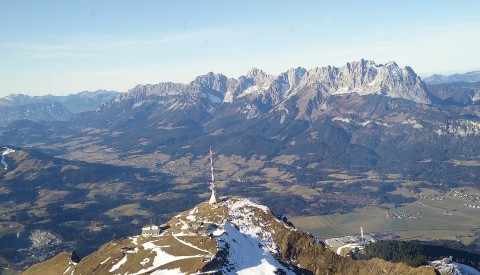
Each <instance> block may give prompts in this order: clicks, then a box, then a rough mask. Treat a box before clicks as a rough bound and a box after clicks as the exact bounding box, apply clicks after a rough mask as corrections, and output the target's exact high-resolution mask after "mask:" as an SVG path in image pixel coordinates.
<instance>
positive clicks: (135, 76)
mask: <svg viewBox="0 0 480 275" xmlns="http://www.w3.org/2000/svg"><path fill="white" fill-rule="evenodd" d="M45 3H47V4H45ZM141 4H142V5H139V3H138V2H133V1H102V2H97V1H82V2H65V1H53V0H51V1H42V2H38V1H33V0H30V1H22V2H18V1H2V2H1V3H0V13H1V16H0V30H1V32H2V37H1V38H0V50H1V51H0V59H1V60H2V65H3V66H1V69H0V75H1V81H2V85H1V86H0V97H4V96H7V95H9V94H12V93H22V94H28V95H45V94H54V95H66V94H70V93H77V92H80V91H94V90H99V89H104V90H115V91H119V92H125V91H127V90H129V89H131V88H133V87H134V86H135V85H137V84H154V83H159V82H165V81H171V82H180V83H188V82H190V81H192V80H193V79H194V78H195V76H198V75H202V74H206V73H208V72H211V71H213V72H215V73H222V74H225V75H226V76H228V77H235V78H236V77H238V76H240V75H243V74H245V73H246V72H247V71H248V70H249V69H251V68H252V67H257V68H260V69H262V70H264V71H265V72H267V73H270V74H278V73H280V72H284V71H286V70H288V69H290V68H295V67H299V66H300V67H304V68H306V69H311V68H314V67H322V66H327V65H333V66H343V65H345V64H346V63H347V62H351V61H356V60H360V59H361V58H364V59H368V60H373V61H375V62H376V63H386V62H389V61H395V62H397V64H398V65H399V66H401V67H404V66H411V67H412V68H413V69H414V70H415V72H416V73H417V74H419V75H420V76H421V77H422V78H425V77H426V76H430V75H432V74H435V73H439V74H444V75H446V74H453V73H464V72H468V71H474V70H479V69H480V67H479V65H478V64H479V62H480V53H478V50H477V49H476V45H478V44H479V42H480V38H479V36H478V30H479V29H480V19H478V15H477V12H476V11H478V10H479V8H480V2H478V1H462V2H461V3H457V2H453V1H435V2H421V3H419V2H416V1H388V2H387V1H369V2H356V1H345V2H341V3H330V2H326V1H302V2H295V3H293V2H290V1H261V2H255V1H242V2H241V3H238V2H217V1H202V2H198V1H176V2H174V3H173V2H172V3H168V4H165V3H162V2H156V1H144V2H141Z"/></svg>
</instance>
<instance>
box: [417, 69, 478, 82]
mask: <svg viewBox="0 0 480 275" xmlns="http://www.w3.org/2000/svg"><path fill="white" fill-rule="evenodd" d="M423 81H425V83H428V84H447V83H455V82H477V81H480V71H472V72H467V73H463V74H451V75H447V76H445V75H441V74H434V75H432V76H429V77H427V78H425V79H424V80H423Z"/></svg>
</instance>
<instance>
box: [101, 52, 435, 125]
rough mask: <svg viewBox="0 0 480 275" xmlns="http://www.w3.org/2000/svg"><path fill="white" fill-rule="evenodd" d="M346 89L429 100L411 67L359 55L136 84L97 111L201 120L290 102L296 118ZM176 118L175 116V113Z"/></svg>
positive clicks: (269, 109) (261, 110)
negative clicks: (184, 114) (309, 65)
mask: <svg viewBox="0 0 480 275" xmlns="http://www.w3.org/2000/svg"><path fill="white" fill-rule="evenodd" d="M345 94H358V95H382V96H386V97H390V98H399V99H405V100H409V101H412V102H415V103H421V104H425V103H427V104H428V103H431V98H430V95H429V93H428V90H427V88H426V85H425V83H424V82H423V81H422V80H421V78H420V77H419V76H418V75H417V74H416V73H415V72H414V71H413V69H412V68H410V67H408V66H407V67H404V68H401V67H400V66H398V65H397V64H396V63H395V62H389V63H386V64H376V63H375V62H374V61H370V60H364V59H361V60H359V61H353V62H349V63H347V64H346V65H345V66H342V67H334V66H326V67H317V68H313V69H310V70H307V69H305V68H301V67H298V68H295V69H293V68H292V69H290V70H288V71H286V72H283V73H280V74H279V75H270V74H268V73H266V72H264V71H262V70H260V69H257V68H253V69H251V70H250V71H248V73H247V74H246V75H242V76H240V77H238V78H229V77H226V76H225V75H223V74H215V73H212V72H210V73H208V74H205V75H201V76H198V77H196V78H195V79H194V80H193V81H191V82H190V83H188V84H180V83H171V82H165V83H159V84H153V85H152V84H148V85H137V86H136V87H134V88H133V89H131V90H130V91H128V92H127V93H125V94H122V95H121V96H119V97H117V98H116V99H115V100H113V101H111V102H107V103H105V104H103V105H101V106H100V107H99V108H98V109H97V113H99V114H101V113H112V112H114V113H115V110H116V109H118V110H125V109H138V108H140V107H142V108H144V109H148V110H158V111H159V112H162V113H163V114H159V115H158V117H165V116H171V113H172V112H177V113H178V112H179V111H182V110H190V111H191V112H190V113H189V114H191V116H190V117H196V118H197V119H202V118H205V117H206V116H208V114H209V113H212V112H213V111H214V110H215V109H216V108H217V107H218V106H221V105H223V106H225V105H226V104H233V105H238V108H236V109H235V108H233V109H235V112H241V113H246V114H247V118H253V117H256V116H258V115H259V114H262V113H266V112H276V111H279V110H282V109H284V107H285V106H287V105H288V106H290V108H293V109H296V110H298V116H297V117H298V118H303V119H305V118H310V117H311V116H310V113H312V106H313V105H316V104H317V105H318V104H322V103H325V102H326V100H327V99H328V98H329V97H331V96H339V95H345ZM153 113H155V111H153ZM167 113H168V115H166V114H167ZM192 114H193V115H192ZM174 117H175V118H178V116H177V115H174Z"/></svg>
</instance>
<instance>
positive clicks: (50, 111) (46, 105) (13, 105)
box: [0, 90, 119, 126]
mask: <svg viewBox="0 0 480 275" xmlns="http://www.w3.org/2000/svg"><path fill="white" fill-rule="evenodd" d="M118 94H119V93H118V92H113V91H104V90H98V91H94V92H87V91H84V92H80V93H77V94H70V95H66V96H54V95H45V96H28V95H23V94H11V95H8V96H6V97H4V98H0V126H5V125H7V124H8V123H10V122H13V121H15V120H22V119H29V120H32V121H64V120H68V119H70V117H71V116H72V115H73V114H77V113H81V112H86V111H93V110H95V109H96V108H97V107H98V105H100V104H101V103H102V102H105V101H108V100H111V99H113V98H114V97H116V96H117V95H118Z"/></svg>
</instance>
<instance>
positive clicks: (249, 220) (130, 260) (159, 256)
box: [22, 198, 435, 275]
mask: <svg viewBox="0 0 480 275" xmlns="http://www.w3.org/2000/svg"><path fill="white" fill-rule="evenodd" d="M160 228H161V231H160V234H158V235H156V236H145V235H143V236H142V235H138V236H133V237H127V238H123V239H120V240H114V241H111V242H109V243H107V244H105V245H103V246H102V247H100V248H99V249H98V250H97V251H96V252H94V253H92V254H90V255H88V256H86V257H84V258H83V259H81V260H80V261H78V262H77V261H72V258H71V255H70V254H69V253H66V252H63V253H61V254H59V255H57V256H55V257H54V258H52V259H50V260H48V261H46V262H42V263H39V264H36V265H34V266H32V267H30V268H29V269H27V270H26V271H25V272H23V273H22V274H25V275H28V274H167V273H168V274H211V273H215V274H435V272H434V269H433V268H430V267H420V268H411V267H408V266H407V265H405V264H403V263H390V262H385V261H383V260H378V259H373V260H370V261H354V260H351V259H349V258H344V257H341V256H338V255H336V254H335V253H333V252H332V251H330V250H328V249H326V248H325V246H324V245H323V243H322V242H320V241H319V240H317V239H315V238H314V237H313V236H312V235H310V234H308V233H305V232H302V231H300V230H297V229H296V228H294V227H293V226H291V225H289V224H288V223H286V222H284V221H282V220H280V219H278V218H277V217H275V216H274V215H273V214H272V212H271V211H270V210H269V209H268V208H267V207H265V206H262V205H259V204H255V203H253V202H251V201H249V200H247V199H241V198H229V199H223V200H222V201H221V202H219V203H217V204H215V205H213V206H211V205H209V204H208V203H206V202H205V203H201V204H199V205H197V206H196V207H194V208H193V209H191V210H188V211H185V212H182V213H180V214H178V215H177V216H175V217H173V218H172V219H171V220H170V221H169V222H168V223H166V224H164V225H162V226H161V227H160ZM139 230H140V228H139Z"/></svg>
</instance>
